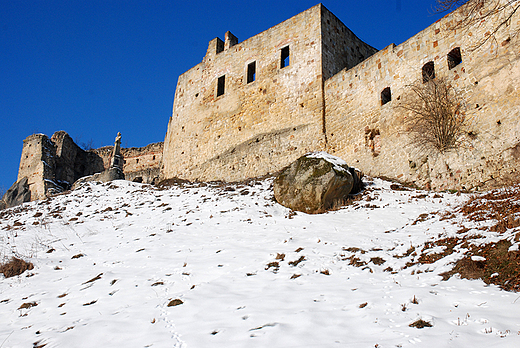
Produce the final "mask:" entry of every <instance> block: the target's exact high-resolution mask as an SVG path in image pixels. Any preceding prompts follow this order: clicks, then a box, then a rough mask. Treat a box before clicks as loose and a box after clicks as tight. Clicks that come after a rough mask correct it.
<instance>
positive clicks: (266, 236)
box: [0, 179, 520, 348]
mask: <svg viewBox="0 0 520 348" xmlns="http://www.w3.org/2000/svg"><path fill="white" fill-rule="evenodd" d="M270 185H271V181H270V180H266V181H261V182H253V183H251V184H249V185H246V184H243V185H234V186H233V185H231V186H216V185H215V186H211V185H208V186H196V185H191V186H174V187H171V188H167V189H163V190H161V189H158V188H155V187H152V186H147V185H141V184H136V183H131V182H126V181H115V182H112V183H107V184H86V185H84V186H83V187H81V188H80V189H78V190H76V191H73V192H72V193H69V194H64V195H60V196H56V197H53V198H51V199H48V200H46V201H42V202H32V203H28V204H24V205H23V206H21V207H18V208H14V209H10V210H6V211H4V212H3V213H2V215H1V219H0V247H1V249H0V253H1V255H0V256H3V257H4V260H5V258H6V257H10V256H11V255H13V253H14V254H15V255H19V256H22V257H23V258H24V259H26V260H27V261H31V262H32V263H33V264H34V266H35V267H34V269H33V270H30V271H26V272H25V273H24V274H22V275H20V276H16V277H11V278H5V279H2V276H1V275H0V314H1V315H0V347H2V348H7V347H30V346H31V345H33V347H44V346H45V347H46V348H49V347H122V346H124V347H127V348H130V347H204V348H206V347H225V348H230V347H269V348H274V347H284V348H286V347H413V346H416V347H437V348H438V347H519V346H520V294H519V293H514V292H507V291H503V290H501V289H500V288H499V287H497V286H495V285H486V284H485V283H484V282H483V281H481V280H465V279H460V277H452V278H450V279H449V280H447V281H443V280H442V277H441V276H440V275H439V274H440V273H443V272H446V271H449V270H450V269H452V267H453V264H451V263H452V262H454V261H456V260H457V259H459V258H460V257H461V254H462V253H463V252H464V249H462V248H459V249H460V250H459V249H456V251H455V252H454V253H452V254H450V255H447V256H446V257H442V258H439V259H438V260H437V261H436V262H434V263H429V264H428V263H417V260H418V258H419V257H421V255H422V254H424V255H426V254H427V253H428V254H431V255H433V254H435V253H439V252H442V251H443V250H444V249H443V248H442V247H439V246H432V247H431V248H429V249H428V248H425V243H427V242H431V241H435V240H439V239H443V238H446V237H452V236H455V235H457V234H459V235H460V234H461V233H464V234H465V235H466V236H468V235H471V234H474V235H475V238H474V239H475V240H478V241H480V242H483V241H496V240H498V239H501V238H502V239H504V238H506V239H507V238H508V239H512V238H511V236H512V232H514V231H509V232H510V233H509V234H508V233H498V232H486V233H485V234H483V233H482V231H478V230H476V229H473V227H478V226H479V224H480V225H482V224H485V223H486V222H485V221H483V222H479V223H477V222H471V221H469V220H467V218H465V217H464V216H463V215H462V214H461V213H457V212H455V207H456V206H458V205H460V204H461V203H463V202H464V201H466V200H467V199H468V198H469V196H466V195H455V194H449V193H441V194H438V193H428V192H422V191H414V190H396V189H395V187H394V189H391V183H388V182H385V181H382V180H379V179H375V180H374V181H373V182H372V183H371V184H370V185H369V186H368V188H367V190H366V191H365V192H364V193H363V194H362V195H361V196H360V197H359V199H357V200H355V201H354V202H353V203H352V204H351V205H349V206H346V207H344V208H342V209H340V210H338V211H334V212H329V213H326V214H322V215H306V214H303V213H296V214H295V213H293V212H291V211H290V210H288V209H286V208H284V207H282V206H280V205H278V204H277V203H276V202H274V201H273V198H272V190H271V189H270ZM447 213H449V214H447ZM462 226H465V228H463V229H462V232H461V227H462ZM513 247H515V245H514V246H513ZM421 253H422V254H421ZM475 260H477V261H478V258H475ZM418 320H422V322H421V321H419V322H418ZM413 323H423V324H426V325H431V327H428V326H426V327H424V328H416V327H413V326H410V325H411V324H413Z"/></svg>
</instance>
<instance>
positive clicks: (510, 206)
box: [459, 185, 520, 233]
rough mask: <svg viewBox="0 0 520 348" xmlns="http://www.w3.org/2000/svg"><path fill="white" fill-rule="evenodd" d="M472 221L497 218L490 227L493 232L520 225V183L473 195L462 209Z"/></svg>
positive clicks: (500, 231)
mask: <svg viewBox="0 0 520 348" xmlns="http://www.w3.org/2000/svg"><path fill="white" fill-rule="evenodd" d="M459 212H461V213H462V214H463V215H465V216H466V217H468V218H469V219H470V220H472V221H489V220H495V221H496V222H495V224H494V225H493V226H491V227H490V228H489V230H490V231H492V232H499V233H504V232H505V231H506V230H508V229H511V228H515V227H518V226H520V218H518V217H515V214H516V215H518V214H520V185H515V186H512V187H509V188H506V189H501V190H493V191H490V192H488V193H486V194H483V195H476V196H473V197H472V198H471V199H470V200H469V201H468V202H467V203H466V204H464V205H463V206H462V207H461V208H460V209H459Z"/></svg>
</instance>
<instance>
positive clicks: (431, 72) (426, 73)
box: [422, 62, 435, 83]
mask: <svg viewBox="0 0 520 348" xmlns="http://www.w3.org/2000/svg"><path fill="white" fill-rule="evenodd" d="M422 78H423V83H426V82H428V81H430V80H433V79H434V78H435V64H434V63H433V62H428V63H426V64H424V65H423V67H422Z"/></svg>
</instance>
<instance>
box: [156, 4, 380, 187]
mask: <svg viewBox="0 0 520 348" xmlns="http://www.w3.org/2000/svg"><path fill="white" fill-rule="evenodd" d="M324 13H325V14H326V16H327V18H328V19H329V22H327V21H326V22H325V23H327V25H329V24H328V23H332V22H334V23H333V24H330V25H331V26H335V27H336V29H337V30H338V31H337V32H334V34H335V35H336V36H334V40H335V41H336V42H337V45H338V47H341V48H342V49H343V51H345V52H346V51H347V47H349V45H350V46H352V47H353V52H358V51H359V52H362V54H361V55H357V56H355V57H350V56H348V59H346V60H345V61H343V60H340V61H339V63H337V64H332V63H330V62H331V61H332V60H334V58H335V57H334V56H333V55H331V56H330V58H329V56H327V61H328V62H329V63H327V72H326V73H327V74H332V73H334V72H335V71H339V70H340V69H342V68H343V67H344V66H346V64H348V62H350V63H351V64H355V63H357V62H359V61H361V60H362V59H364V58H365V57H366V56H368V55H370V54H371V53H373V52H374V51H375V50H374V49H373V48H371V47H370V46H368V45H366V44H364V43H363V42H362V41H361V40H359V39H357V38H355V36H354V35H353V34H352V33H351V32H350V31H348V29H346V28H344V26H340V25H339V24H338V22H339V21H338V20H337V19H336V18H335V17H334V16H333V15H332V14H330V12H328V10H326V9H325V8H324V7H323V5H321V4H320V5H317V6H314V7H312V8H311V9H309V10H307V11H305V12H302V13H300V14H298V15H296V16H295V17H293V18H290V19H288V20H286V21H285V22H283V23H281V24H279V25H276V26H275V27H272V28H271V29H268V30H267V31H264V32H263V33H260V34H258V35H256V36H254V37H252V38H249V39H247V40H245V41H243V42H241V43H238V39H236V37H234V36H233V35H232V34H231V33H229V32H228V33H226V40H225V42H222V41H221V40H220V39H218V38H217V39H214V40H212V41H211V42H210V43H209V46H208V51H207V53H206V56H205V57H204V59H203V61H202V63H200V64H198V65H197V66H195V67H194V68H192V69H190V70H189V71H187V72H186V73H184V74H183V75H181V76H180V77H179V80H178V84H177V89H176V92H175V101H174V105H173V113H172V117H171V118H170V122H169V125H168V132H167V134H166V138H165V144H164V158H163V168H162V173H161V175H162V177H163V178H172V177H180V178H183V179H191V180H194V179H197V180H226V181H237V180H242V179H245V178H249V177H253V176H261V175H264V174H267V173H270V172H271V173H272V172H276V171H278V170H279V169H281V168H282V167H284V166H285V165H288V164H289V163H290V162H292V161H293V160H295V159H296V158H298V157H299V156H301V155H303V154H305V153H306V152H308V151H311V150H323V149H325V146H326V144H325V137H324V128H323V112H324V105H323V74H324V72H323V62H322V50H323V45H322V35H323V23H322V17H323V16H322V15H323V14H324ZM331 20H332V22H331ZM328 32H329V31H327V33H328ZM330 44H331V45H334V43H330ZM360 47H361V48H360ZM287 50H288V51H287ZM284 53H288V54H289V63H288V65H287V66H285V67H283V66H282V63H281V60H282V56H283V55H284ZM363 54H365V55H366V56H363V57H362V55H363ZM355 59H357V61H355ZM354 61H355V63H354ZM252 65H254V66H255V76H254V81H249V80H248V76H249V74H248V72H249V69H251V68H250V67H251V66H252ZM329 70H330V71H329ZM251 77H252V76H251ZM222 79H225V86H224V91H223V93H222V95H220V93H219V87H218V86H219V80H220V81H222Z"/></svg>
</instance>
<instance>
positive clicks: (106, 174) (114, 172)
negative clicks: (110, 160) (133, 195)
mask: <svg viewBox="0 0 520 348" xmlns="http://www.w3.org/2000/svg"><path fill="white" fill-rule="evenodd" d="M124 179H125V174H124V173H123V171H122V170H121V169H120V168H117V167H113V168H110V169H107V170H105V171H103V172H101V173H97V174H94V175H90V176H85V177H83V178H81V179H79V180H77V181H76V182H75V183H74V185H72V189H73V190H74V189H76V188H78V187H79V185H81V184H83V183H85V182H92V181H99V182H109V181H112V180H124Z"/></svg>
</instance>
